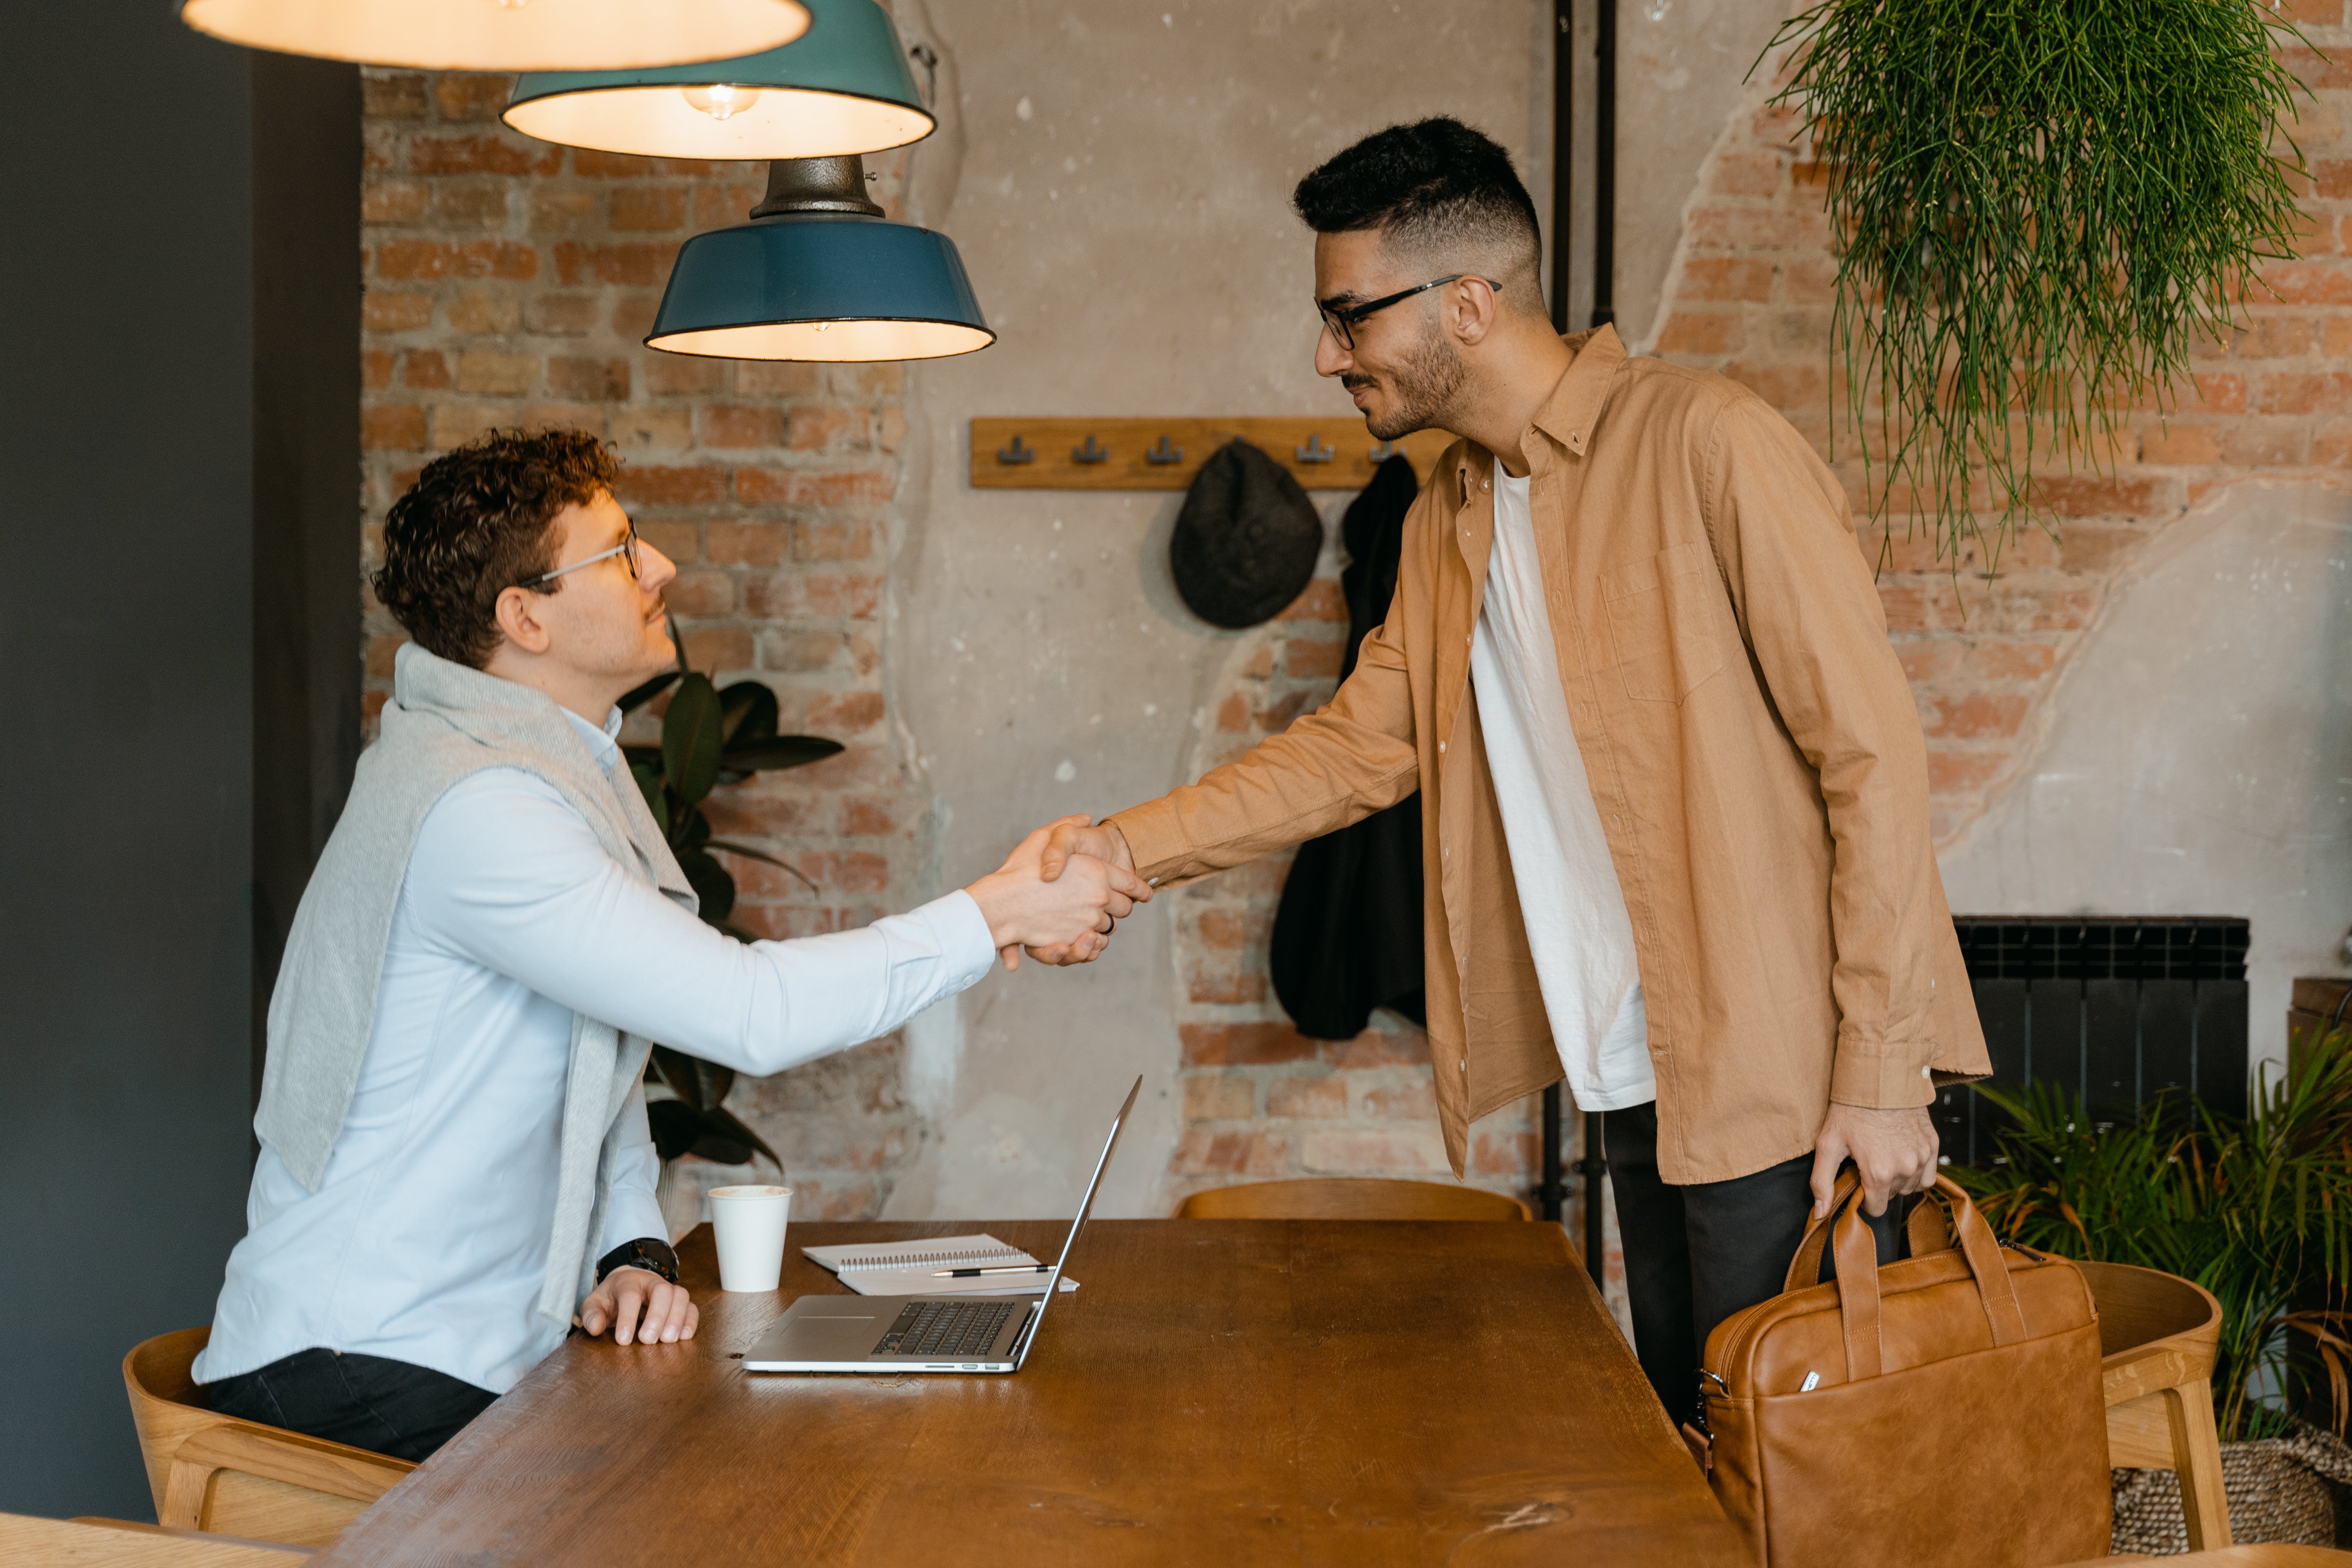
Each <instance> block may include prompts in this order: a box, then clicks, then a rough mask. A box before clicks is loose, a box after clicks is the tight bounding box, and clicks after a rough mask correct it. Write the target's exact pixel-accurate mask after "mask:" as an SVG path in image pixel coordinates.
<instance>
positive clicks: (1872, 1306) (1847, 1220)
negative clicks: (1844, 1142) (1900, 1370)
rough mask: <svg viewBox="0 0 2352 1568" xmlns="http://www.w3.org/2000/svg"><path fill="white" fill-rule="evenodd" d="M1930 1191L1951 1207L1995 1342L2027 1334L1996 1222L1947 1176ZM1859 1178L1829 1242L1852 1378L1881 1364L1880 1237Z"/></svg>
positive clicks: (1847, 1369) (2007, 1342) (1855, 1379)
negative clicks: (1994, 1230)
mask: <svg viewBox="0 0 2352 1568" xmlns="http://www.w3.org/2000/svg"><path fill="white" fill-rule="evenodd" d="M1928 1195H1930V1196H1932V1197H1934V1198H1936V1199H1937V1201H1939V1202H1941V1203H1942V1204H1943V1205H1944V1207H1945V1209H1946V1210H1947V1211H1948V1213H1949V1215H1950V1216H1951V1222H1952V1237H1953V1239H1954V1241H1955V1243H1956V1244H1957V1246H1958V1249H1959V1253H1960V1256H1961V1257H1963V1258H1966V1259H1967V1260H1968V1265H1969V1273H1970V1274H1971V1275H1973V1276H1974V1277H1975V1279H1976V1284H1977V1300H1978V1302H1979V1304H1980V1305H1981V1306H1982V1307H1983V1308H1984V1315H1985V1322H1986V1324H1987V1326H1989V1327H1990V1329H1991V1331H1992V1342H1993V1344H1994V1346H1995V1347H1996V1348H1998V1347H2000V1346H2002V1345H2013V1344H2016V1343H2018V1342H2020V1341H2021V1340H2023V1339H2024V1338H2025V1315H2024V1313H2022V1312H2021V1311H2020V1310H2018V1305H2017V1289H2016V1287H2015V1286H2013V1285H2011V1283H2010V1279H2009V1260H2008V1259H2007V1258H2005V1257H2003V1256H2002V1254H2001V1250H2000V1242H1998V1241H1997V1240H1995V1239H1994V1237H1993V1234H1992V1227H1991V1226H1989V1225H1987V1224H1985V1222H1984V1216H1983V1215H1980V1214H1979V1213H1977V1206H1976V1205H1975V1204H1973V1203H1971V1202H1969V1194H1966V1193H1964V1192H1962V1191H1961V1190H1960V1189H1959V1187H1958V1185H1956V1184H1954V1183H1953V1182H1952V1180H1951V1179H1950V1178H1949V1177H1948V1176H1938V1177H1937V1178H1936V1184H1935V1186H1934V1187H1933V1188H1931V1189H1930V1190H1929V1194H1928ZM1862 1209H1863V1194H1862V1189H1861V1184H1860V1183H1858V1182H1857V1183H1856V1184H1855V1186H1854V1191H1853V1193H1852V1194H1849V1195H1848V1196H1847V1198H1846V1201H1845V1205H1844V1207H1843V1208H1842V1209H1840V1210H1837V1211H1836V1229H1835V1231H1834V1233H1833V1235H1832V1242H1831V1245H1832V1247H1833V1248H1834V1249H1835V1257H1836V1258H1837V1288H1838V1318H1839V1322H1840V1327H1841V1329H1842V1331H1843V1338H1844V1340H1845V1375H1846V1381H1847V1382H1849V1383H1859V1382H1861V1381H1862V1380H1863V1379H1864V1378H1865V1377H1876V1376H1877V1375H1878V1374H1879V1372H1880V1370H1881V1367H1882V1363H1883V1357H1882V1348H1881V1345H1880V1342H1879V1291H1878V1238H1877V1237H1875V1236H1874V1235H1873V1234H1872V1233H1871V1229H1870V1222H1869V1220H1868V1219H1867V1218H1865V1217H1864V1215H1863V1212H1862Z"/></svg>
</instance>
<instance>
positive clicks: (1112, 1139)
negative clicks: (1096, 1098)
mask: <svg viewBox="0 0 2352 1568" xmlns="http://www.w3.org/2000/svg"><path fill="white" fill-rule="evenodd" d="M1142 1092H1143V1079H1142V1077H1141V1075H1140V1074H1139V1075H1138V1076H1137V1078H1136V1080H1135V1087H1134V1088H1133V1089H1129V1090H1128V1091H1127V1101H1126V1103H1125V1104H1123V1105H1121V1106H1120V1107H1119V1108H1118V1116H1117V1117H1116V1118H1115V1119H1113V1121H1111V1124H1110V1136H1109V1137H1108V1138H1106V1139H1104V1140H1103V1152H1102V1158H1101V1159H1099V1160H1097V1161H1096V1162H1095V1173H1094V1175H1093V1177H1092V1178H1091V1179H1090V1180H1088V1181H1087V1195H1086V1196H1085V1197H1083V1198H1081V1199H1079V1200H1078V1215H1077V1217H1076V1219H1074V1220H1072V1221H1071V1222H1070V1234H1069V1235H1068V1236H1066V1237H1063V1238H1062V1255H1061V1256H1060V1257H1059V1258H1055V1260H1054V1272H1053V1273H1052V1274H1050V1275H1048V1276H1047V1277H1046V1279H1045V1294H1044V1295H1043V1296H1041V1297H1039V1298H1038V1299H1037V1315H1036V1316H1035V1317H1034V1318H1032V1319H1030V1320H1029V1332H1028V1333H1027V1335H1026V1336H1024V1338H1023V1340H1022V1342H1021V1354H1020V1355H1019V1356H1018V1357H1017V1358H1015V1359H1014V1361H1013V1365H1014V1366H1015V1367H1016V1368H1017V1367H1020V1366H1022V1365H1024V1364H1025V1363H1027V1362H1028V1360H1029V1348H1030V1347H1031V1346H1032V1345H1034V1344H1035V1343H1036V1342H1037V1331H1038V1329H1039V1328H1041V1327H1043V1326H1044V1324H1045V1309H1046V1308H1048V1307H1050V1306H1052V1305H1053V1304H1054V1298H1055V1296H1057V1295H1059V1294H1060V1293H1061V1289H1062V1270H1063V1268H1066V1266H1067V1265H1068V1263H1069V1261H1070V1248H1071V1247H1075V1246H1076V1245H1077V1241H1078V1232H1079V1230H1080V1229H1081V1228H1083V1227H1084V1226H1085V1225H1086V1223H1087V1210H1088V1209H1091V1208H1092V1207H1094V1206H1095V1189H1096V1188H1097V1187H1099V1186H1101V1185H1102V1178H1103V1172H1104V1170H1105V1169H1106V1168H1107V1167H1108V1165H1109V1164H1110V1152H1111V1151H1112V1150H1113V1149H1116V1148H1118V1132H1119V1129H1120V1128H1122V1127H1125V1126H1126V1125H1127V1118H1128V1114H1129V1112H1130V1111H1132V1110H1134V1109H1135V1097H1136V1096H1137V1095H1139V1094H1140V1093H1142Z"/></svg>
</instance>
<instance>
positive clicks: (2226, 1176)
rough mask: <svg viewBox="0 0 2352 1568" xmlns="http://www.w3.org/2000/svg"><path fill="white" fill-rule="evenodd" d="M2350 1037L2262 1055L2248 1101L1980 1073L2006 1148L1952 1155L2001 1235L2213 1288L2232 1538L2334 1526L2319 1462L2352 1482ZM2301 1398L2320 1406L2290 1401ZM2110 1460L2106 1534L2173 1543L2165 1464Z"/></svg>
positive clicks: (2217, 1400)
mask: <svg viewBox="0 0 2352 1568" xmlns="http://www.w3.org/2000/svg"><path fill="white" fill-rule="evenodd" d="M2347 1047H2352V1031H2347V1032H2345V1033H2341V1034H2338V1035H2335V1036H2332V1037H2328V1038H2327V1039H2326V1041H2325V1042H2322V1043H2321V1044H2320V1045H2319V1046H2318V1047H2316V1048H2314V1049H2311V1050H2308V1051H2306V1052H2302V1053H2298V1057H2297V1059H2296V1061H2295V1063H2294V1066H2293V1067H2292V1068H2290V1069H2289V1070H2288V1072H2287V1073H2286V1074H2285V1075H2284V1077H2283V1078H2282V1079H2279V1080H2278V1081H2276V1082H2273V1081H2271V1080H2270V1078H2269V1075H2268V1073H2267V1072H2265V1073H2264V1074H2263V1078H2262V1079H2261V1081H2260V1082H2259V1083H2258V1084H2257V1086H2256V1091H2255V1096H2254V1105H2253V1108H2252V1111H2251V1113H2250V1114H2248V1115H2246V1116H2244V1117H2242V1118H2240V1117H2232V1116H2228V1115H2224V1114H2222V1113H2221V1112H2218V1111H2216V1110H2213V1109H2212V1108H2210V1106H2207V1105H2205V1104H2204V1103H2203V1102H2202V1101H2200V1100H2198V1099H2197V1098H2196V1097H2194V1096H2193V1095H2178V1094H2163V1095H2159V1096H2158V1097H2157V1098H2156V1099H2155V1100H2152V1101H2150V1102H2148V1103H2147V1104H2146V1105H2144V1106H2142V1107H2140V1108H2139V1110H2138V1112H2137V1115H2136V1116H2135V1117H2134V1118H2133V1119H2132V1120H2130V1121H2123V1122H2115V1123H2101V1122H2094V1121H2092V1120H2091V1118H2090V1117H2089V1115H2088V1114H2087V1113H2086V1112H2085V1111H2084V1107H2083V1106H2082V1104H2081V1102H2080V1101H2078V1100H2075V1099H2074V1096H2073V1095H2071V1094H2070V1093H2068V1092H2067V1091H2066V1090H2064V1089H2059V1088H2057V1087H2054V1086H2049V1085H2036V1086H2030V1087H2029V1088H2027V1089H2024V1090H2022V1091H2015V1092H2005V1091H2002V1090H1999V1089H1986V1088H1982V1087H1979V1089H1977V1093H1978V1094H1979V1095H1981V1096H1982V1097H1983V1098H1984V1099H1986V1100H1990V1101H1991V1102H1992V1104H1993V1105H1995V1106H1997V1107H1998V1108H1999V1109H2000V1111H2001V1112H2002V1113H2003V1114H2004V1116H2005V1117H2006V1119H2007V1125H2006V1126H2005V1127H2004V1128H2003V1129H2002V1131H2001V1132H2000V1136H1999V1139H1998V1147H1999V1149H2000V1154H1999V1156H1998V1157H1996V1158H1995V1159H1994V1161H1993V1162H1992V1163H1990V1165H1987V1166H1984V1167H1980V1168H1976V1169H1971V1168H1969V1167H1967V1166H1955V1167H1952V1168H1951V1169H1950V1170H1949V1171H1948V1174H1949V1175H1951V1177H1952V1178H1953V1179H1954V1180H1955V1181H1956V1182H1958V1184H1960V1185H1961V1187H1963V1188H1964V1189H1966V1190H1967V1192H1968V1193H1969V1196H1970V1197H1971V1198H1972V1199H1974V1200H1975V1202H1976V1205H1977V1207H1978V1208H1979V1211H1980V1212H1982V1214H1983V1215H1984V1216H1985V1218H1986V1220H1987V1221H1988V1222H1989V1223H1990V1225H1991V1226H1992V1227H1993V1229H1994V1230H1995V1231H1996V1232H1997V1233H1999V1234H2000V1235H2001V1236H2002V1237H2004V1238H2005V1239H2007V1240H2011V1241H2015V1242H2019V1243H2021V1244H2023V1245H2026V1246H2030V1247H2039V1248H2041V1249H2042V1250H2043V1251H2047V1252H2054V1253H2057V1254H2059V1255H2061V1256H2062V1257H2066V1258H2084V1259H2093V1260H2096V1261H2101V1262H2109V1263H2128V1264H2135V1265H2137V1266H2139V1267H2141V1268H2157V1269H2161V1270H2163V1271H2164V1272H2166V1273H2168V1274H2177V1275H2179V1276H2180V1277H2181V1278H2183V1279H2193V1280H2195V1281H2196V1282H2197V1283H2198V1284H2200V1285H2202V1286H2203V1287H2204V1288H2205V1289H2208V1290H2210V1291H2211V1292H2212V1293H2213V1295H2214V1296H2215V1298H2216V1299H2217V1300H2220V1302H2221V1342H2220V1345H2219V1346H2218V1348H2217V1351H2216V1354H2215V1358H2214V1365H2213V1405H2214V1417H2215V1422H2216V1425H2217V1426H2219V1427H2220V1430H2221V1438H2222V1445H2223V1446H2222V1473H2223V1475H2224V1477H2225V1478H2226V1479H2227V1480H2228V1483H2229V1490H2230V1495H2231V1510H2232V1514H2233V1521H2232V1528H2233V1530H2234V1531H2235V1532H2236V1534H2237V1538H2238V1539H2239V1540H2240V1541H2242V1542H2243V1541H2262V1540H2309V1539H2313V1538H2314V1536H2315V1534H2316V1538H2317V1539H2320V1540H2323V1541H2324V1540H2328V1539H2332V1535H2333V1529H2332V1526H2333V1519H2334V1512H2333V1506H2332V1503H2331V1501H2330V1500H2329V1497H2328V1494H2327V1490H2326V1486H2325V1485H2324V1484H2323V1481H2336V1482H2352V1449H2347V1447H2346V1445H2345V1443H2344V1440H2343V1438H2344V1431H2345V1426H2346V1423H2347V1416H2352V1049H2347ZM2298 1394H2314V1395H2315V1397H2313V1398H2310V1399H2305V1398H2299V1397H2298ZM2306 1404H2309V1405H2315V1409H2314V1412H2313V1413H2314V1414H2318V1415H2322V1416H2323V1420H2322V1421H2321V1422H2319V1423H2317V1424H2314V1423H2310V1422H2306V1421H2305V1420H2304V1419H2303V1418H2302V1415H2303V1411H2302V1409H2301V1406H2303V1405H2306ZM2116 1476H2117V1496H2116V1503H2117V1545H2116V1550H2117V1551H2126V1550H2130V1551H2161V1550H2164V1549H2166V1544H2167V1542H2166V1537H2167V1536H2168V1534H2170V1533H2171V1532H2173V1531H2179V1518H2180V1514H2179V1489H2178V1485H2177V1482H2176V1481H2175V1480H2174V1478H2173V1477H2172V1476H2171V1474H2170V1472H2168V1471H2158V1472H2139V1471H2128V1470H2118V1471H2117V1472H2116ZM2159 1477H2160V1478H2161V1479H2156V1478H2159ZM2168 1484H2169V1489H2168ZM2143 1494H2147V1495H2143ZM2167 1500H2168V1509H2169V1512H2168V1516H2167V1513H2166V1507H2165V1504H2166V1501H2167ZM2265 1516H2272V1517H2269V1518H2266V1517H2265ZM2315 1519H2316V1520H2317V1521H2319V1522H2316V1523H2315V1522H2314V1520H2315ZM2134 1531H2139V1532H2140V1533H2137V1534H2135V1533H2134ZM2185 1548H2186V1542H2185V1538H2181V1539H2180V1541H2179V1545H2177V1546H2175V1547H2174V1548H2173V1549H2175V1550H2185Z"/></svg>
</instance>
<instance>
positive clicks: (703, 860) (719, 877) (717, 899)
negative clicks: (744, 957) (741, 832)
mask: <svg viewBox="0 0 2352 1568" xmlns="http://www.w3.org/2000/svg"><path fill="white" fill-rule="evenodd" d="M677 868H678V869H679V870H681V871H684V872H685V873H686V885H687V886H688V887H689V888H692V889H694V896H695V897H696V898H698V899H699V900H702V918H703V919H704V920H707V921H723V920H725V919H726V918H727V917H728V916H729V915H730V914H733V913H734V912H735V879H734V878H732V877H730V876H729V875H728V874H727V868H726V867H724V866H721V865H720V864H719V862H718V861H716V860H714V859H712V858H710V852H709V850H707V849H703V848H700V847H695V846H688V847H686V848H683V849H680V850H679V851H678V852H677Z"/></svg>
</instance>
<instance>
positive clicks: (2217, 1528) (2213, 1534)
mask: <svg viewBox="0 0 2352 1568" xmlns="http://www.w3.org/2000/svg"><path fill="white" fill-rule="evenodd" d="M2164 1413H2165V1415H2166V1417H2167V1418H2168V1420H2169V1421H2170V1423H2171V1426H2172V1459H2173V1465H2172V1468H2173V1469H2174V1470H2175V1471H2176V1472H2177V1473H2178V1474H2179V1477H2180V1512H2181V1515H2182V1518H2183V1520H2184V1521H2185V1522H2186V1523H2187V1524H2188V1526H2189V1551H2191V1552H2209V1551H2211V1550H2213V1549H2215V1548H2217V1547H2222V1546H2227V1545H2229V1544H2231V1541H2230V1499H2229V1495H2228V1494H2227V1493H2226V1492H2224V1491H2223V1490H2222V1488H2221V1433H2220V1432H2219V1431H2218V1430H2217V1429H2216V1428H2215V1427H2214V1425H2213V1389H2212V1385H2211V1384H2210V1383H2209V1382H2208V1381H2206V1380H2205V1379H2203V1378H2200V1379H2199V1380H2198V1381H2196V1382H2195V1383H2190V1384H2182V1385H2181V1386H2179V1387H2178V1388H2168V1389H2166V1390H2164Z"/></svg>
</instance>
